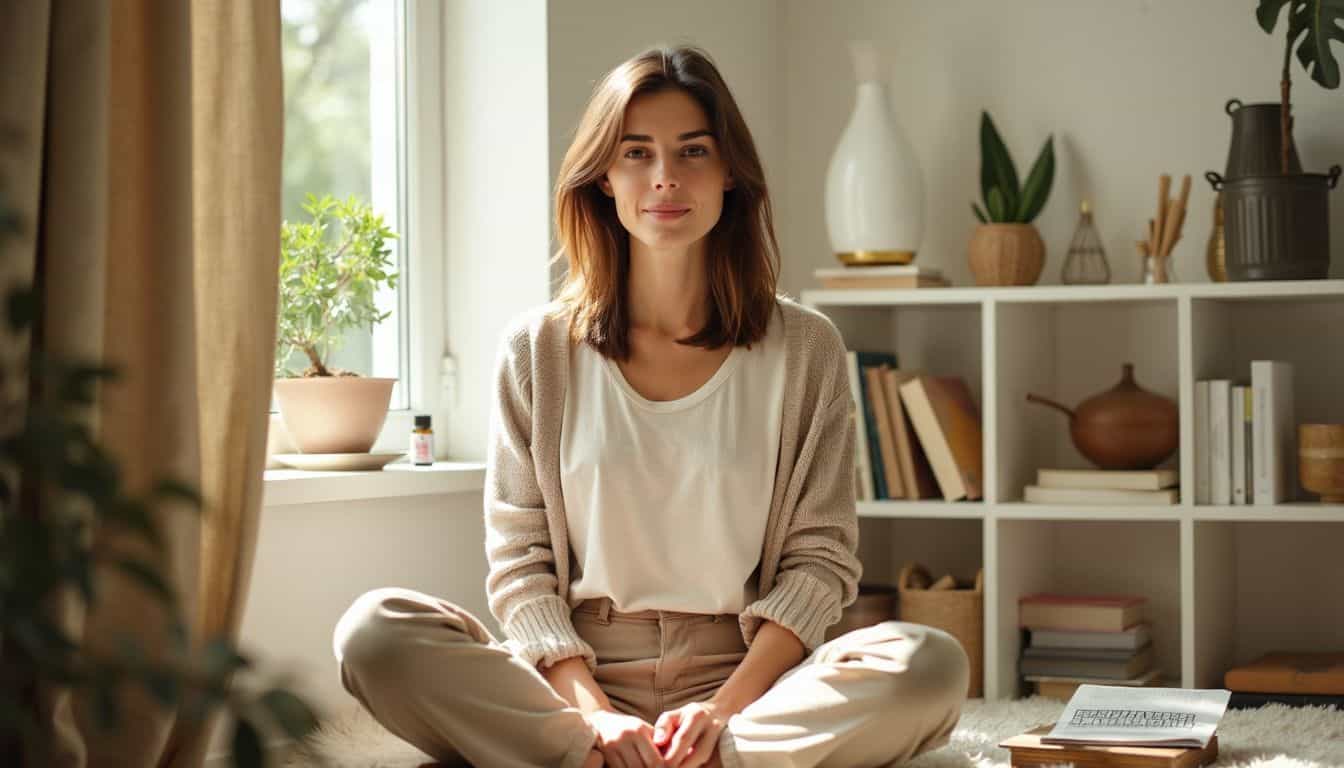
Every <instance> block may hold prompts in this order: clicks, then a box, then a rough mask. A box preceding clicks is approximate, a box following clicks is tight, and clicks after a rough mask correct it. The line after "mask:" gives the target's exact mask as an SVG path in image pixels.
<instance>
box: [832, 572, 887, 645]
mask: <svg viewBox="0 0 1344 768" xmlns="http://www.w3.org/2000/svg"><path fill="white" fill-rule="evenodd" d="M894 618H896V589H895V588H894V587H889V586H884V585H880V584H860V585H859V596H858V597H857V598H855V600H854V602H853V603H851V604H850V605H849V606H848V607H846V608H845V610H844V611H843V612H842V613H841V614H840V621H839V622H838V623H836V624H832V625H831V626H830V627H829V628H828V629H827V630H826V639H827V640H834V639H835V638H837V637H839V636H841V635H843V634H845V633H846V632H849V631H851V630H855V629H860V628H862V627H871V626H872V625H874V624H881V623H882V622H884V621H890V620H891V619H894Z"/></svg>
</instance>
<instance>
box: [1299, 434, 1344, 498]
mask: <svg viewBox="0 0 1344 768" xmlns="http://www.w3.org/2000/svg"><path fill="white" fill-rule="evenodd" d="M1297 474H1298V479H1299V480H1301V481H1302V487H1303V488H1306V489H1307V490H1308V491H1311V492H1312V493H1316V494H1320V497H1321V502H1322V503H1324V504H1344V424H1299V425H1298V427H1297Z"/></svg>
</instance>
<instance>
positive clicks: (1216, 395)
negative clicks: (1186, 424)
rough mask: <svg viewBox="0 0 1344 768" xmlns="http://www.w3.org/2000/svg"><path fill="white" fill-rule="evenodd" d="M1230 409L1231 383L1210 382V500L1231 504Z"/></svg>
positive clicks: (1222, 380)
mask: <svg viewBox="0 0 1344 768" xmlns="http://www.w3.org/2000/svg"><path fill="white" fill-rule="evenodd" d="M1231 407H1232V382H1231V381H1230V380H1228V379H1212V380H1210V381H1209V443H1210V445H1209V500H1210V503H1212V504H1231V503H1232V457H1231V455H1230V453H1229V452H1230V451H1231V448H1232V433H1231V430H1230V427H1229V425H1228V415H1229V413H1230V409H1231Z"/></svg>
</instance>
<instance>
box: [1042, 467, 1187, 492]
mask: <svg viewBox="0 0 1344 768" xmlns="http://www.w3.org/2000/svg"><path fill="white" fill-rule="evenodd" d="M1179 482H1180V473H1179V472H1178V471H1177V470H1175V469H1147V470H1119V469H1038V470H1036V485H1038V486H1040V487H1042V488H1114V489H1132V490H1138V491H1159V490H1161V489H1163V488H1170V487H1172V486H1174V485H1176V484H1177V483H1179Z"/></svg>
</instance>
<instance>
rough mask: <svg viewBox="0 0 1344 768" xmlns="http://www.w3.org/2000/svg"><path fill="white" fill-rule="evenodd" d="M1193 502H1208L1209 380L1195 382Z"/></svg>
mask: <svg viewBox="0 0 1344 768" xmlns="http://www.w3.org/2000/svg"><path fill="white" fill-rule="evenodd" d="M1195 503H1196V504H1208V503H1209V382H1208V381H1207V380H1205V381H1196V382H1195Z"/></svg>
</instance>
